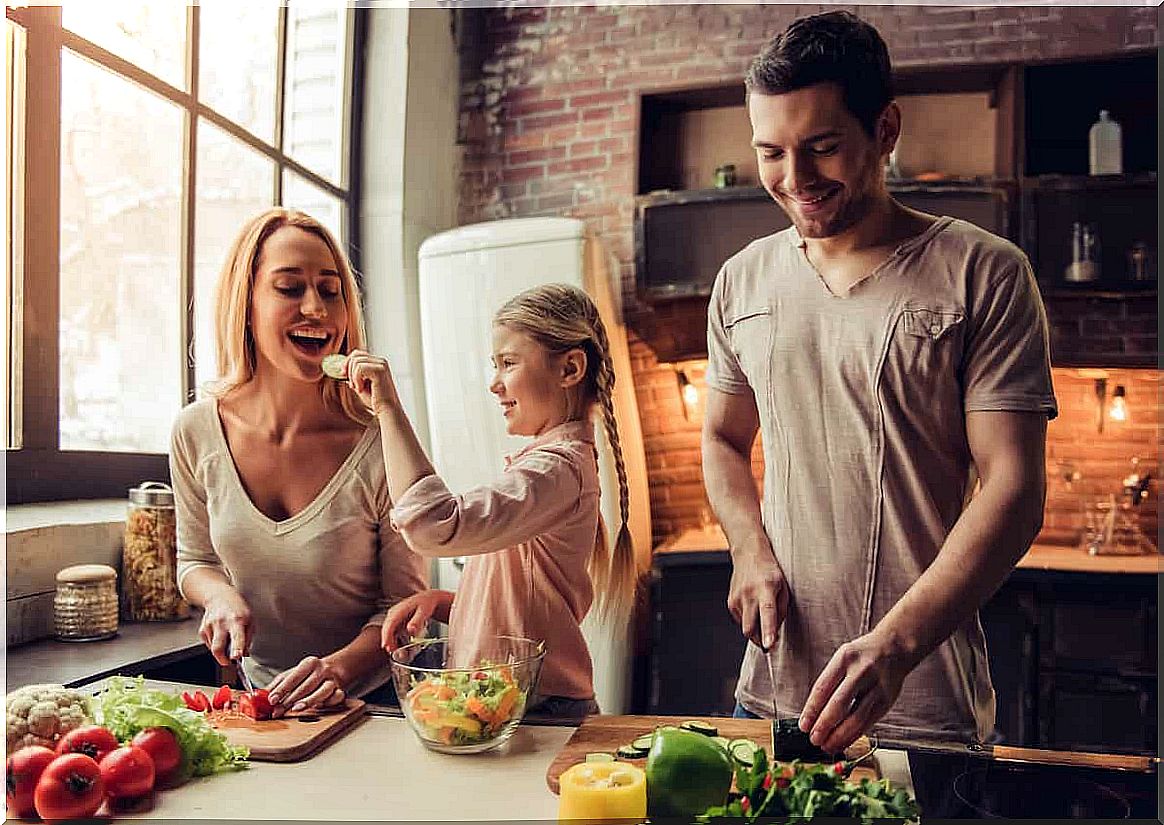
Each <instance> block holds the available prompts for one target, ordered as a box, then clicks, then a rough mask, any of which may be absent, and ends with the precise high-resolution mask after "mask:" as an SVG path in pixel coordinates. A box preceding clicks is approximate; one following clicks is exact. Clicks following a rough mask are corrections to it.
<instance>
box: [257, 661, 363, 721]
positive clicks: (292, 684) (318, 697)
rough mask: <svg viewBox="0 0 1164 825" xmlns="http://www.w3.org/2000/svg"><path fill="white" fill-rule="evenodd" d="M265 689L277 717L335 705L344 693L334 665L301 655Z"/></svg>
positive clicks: (342, 698)
mask: <svg viewBox="0 0 1164 825" xmlns="http://www.w3.org/2000/svg"><path fill="white" fill-rule="evenodd" d="M267 691H268V695H267V698H268V699H270V700H271V705H272V706H273V707H274V710H273V712H272V714H271V715H272V716H273V717H274V718H276V719H278V718H279V717H280V716H282V715H284V714H285V713H287V711H288V710H294V711H300V710H306V709H307V708H319V707H328V706H330V705H338V704H340V703H341V702H343V701H344V699H345V698H346V696H347V694H345V693H344V689H343V686H342V684H341V682H340V677H339V675H338V674H337V673H336V670H335V668H334V667H332V666H331V664H330V663H329V662H328V661H327V660H326V659H321V658H320V657H319V656H305V657H303V660H302V661H301V662H300V663H299V664H297V665H295V667H293V668H289V669H288V670H284V671H283V672H282V673H280V674H279V675H278V676H276V677H275V678H274V679H272V680H271V684H269V685H267Z"/></svg>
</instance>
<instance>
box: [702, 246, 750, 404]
mask: <svg viewBox="0 0 1164 825" xmlns="http://www.w3.org/2000/svg"><path fill="white" fill-rule="evenodd" d="M726 273H727V267H726V265H725V266H724V267H721V268H720V270H719V274H718V275H717V276H716V278H715V284H714V286H712V288H711V299H710V301H709V302H708V305H707V372H706V373H705V374H704V381H705V382H706V384H707V386H708V387H711V388H712V389H715V390H719V391H720V392H726V393H729V394H731V395H740V394H743V393H746V392H751V387H750V385H749V384H748V378H747V376H746V375H744V371H743V370H742V369H741V368H740V362H739V359H738V358H736V354H735V352H734V351H733V350H732V347H731V342H730V341H729V340H728V333H727V329H726V328H725V327H724V321H723V319H724V311H723V309H724V308H723V302H724V297H723V294H724V283H725V281H726V280H727V278H726Z"/></svg>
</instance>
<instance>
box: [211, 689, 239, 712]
mask: <svg viewBox="0 0 1164 825" xmlns="http://www.w3.org/2000/svg"><path fill="white" fill-rule="evenodd" d="M233 698H234V694H233V692H232V691H231V689H230V685H223V686H222V687H220V688H219V689H218V690H216V691H215V692H214V695H213V696H212V697H210V706H211V707H212V708H214V709H215V710H222V709H223V708H228V707H230V702H231V699H233Z"/></svg>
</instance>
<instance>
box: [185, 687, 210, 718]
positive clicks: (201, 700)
mask: <svg viewBox="0 0 1164 825" xmlns="http://www.w3.org/2000/svg"><path fill="white" fill-rule="evenodd" d="M182 701H183V702H185V703H186V707H188V708H190V710H196V711H198V712H199V713H201V712H202V711H205V710H210V697H209V696H207V695H206V694H205V693H203V692H202V691H200V690H196V691H194V692H193V693H190V692H189V691H183V693H182Z"/></svg>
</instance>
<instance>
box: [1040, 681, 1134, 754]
mask: <svg viewBox="0 0 1164 825" xmlns="http://www.w3.org/2000/svg"><path fill="white" fill-rule="evenodd" d="M1039 729H1040V730H1039V734H1040V736H1039V739H1040V741H1039V744H1040V745H1041V746H1043V747H1050V748H1072V749H1088V750H1099V751H1112V752H1120V751H1128V752H1135V753H1153V752H1155V749H1156V685H1155V680H1152V679H1121V678H1119V677H1114V676H1103V675H1097V674H1093V673H1073V672H1069V671H1057V672H1056V671H1052V672H1044V673H1043V674H1042V677H1041V680H1040V690H1039Z"/></svg>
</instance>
